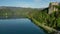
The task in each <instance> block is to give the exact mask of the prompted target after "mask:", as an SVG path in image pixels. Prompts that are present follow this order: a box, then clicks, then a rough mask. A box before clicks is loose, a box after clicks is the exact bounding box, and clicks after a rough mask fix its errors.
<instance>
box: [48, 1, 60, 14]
mask: <svg viewBox="0 0 60 34" xmlns="http://www.w3.org/2000/svg"><path fill="white" fill-rule="evenodd" d="M58 5H60V3H58V2H51V3H50V4H49V12H48V14H51V13H53V12H55V11H58V8H56V6H58Z"/></svg>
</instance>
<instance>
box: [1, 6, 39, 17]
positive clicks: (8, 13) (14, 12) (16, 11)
mask: <svg viewBox="0 0 60 34" xmlns="http://www.w3.org/2000/svg"><path fill="white" fill-rule="evenodd" d="M34 10H37V11H38V10H40V9H36V8H35V9H34V8H22V7H7V6H1V7H0V18H23V17H26V15H27V14H28V13H29V12H33V11H34Z"/></svg>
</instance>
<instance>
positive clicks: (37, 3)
mask: <svg viewBox="0 0 60 34" xmlns="http://www.w3.org/2000/svg"><path fill="white" fill-rule="evenodd" d="M50 2H60V0H0V6H14V7H31V8H45V7H48V5H49V3H50Z"/></svg>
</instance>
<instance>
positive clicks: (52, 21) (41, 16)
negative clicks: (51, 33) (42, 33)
mask: <svg viewBox="0 0 60 34" xmlns="http://www.w3.org/2000/svg"><path fill="white" fill-rule="evenodd" d="M56 8H58V11H54V12H53V13H51V14H48V9H49V8H45V9H43V10H39V11H34V12H31V13H29V16H30V17H31V18H34V19H36V20H37V21H38V22H40V24H44V25H45V26H48V27H51V28H54V29H56V30H60V6H56Z"/></svg>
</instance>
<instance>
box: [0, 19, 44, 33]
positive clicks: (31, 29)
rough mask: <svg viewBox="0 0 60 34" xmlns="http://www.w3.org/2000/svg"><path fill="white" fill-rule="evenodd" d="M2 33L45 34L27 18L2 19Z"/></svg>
mask: <svg viewBox="0 0 60 34" xmlns="http://www.w3.org/2000/svg"><path fill="white" fill-rule="evenodd" d="M0 34H45V32H44V31H43V30H42V29H41V28H39V27H38V26H36V25H35V24H33V23H32V21H31V20H29V19H27V18H21V19H0Z"/></svg>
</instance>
